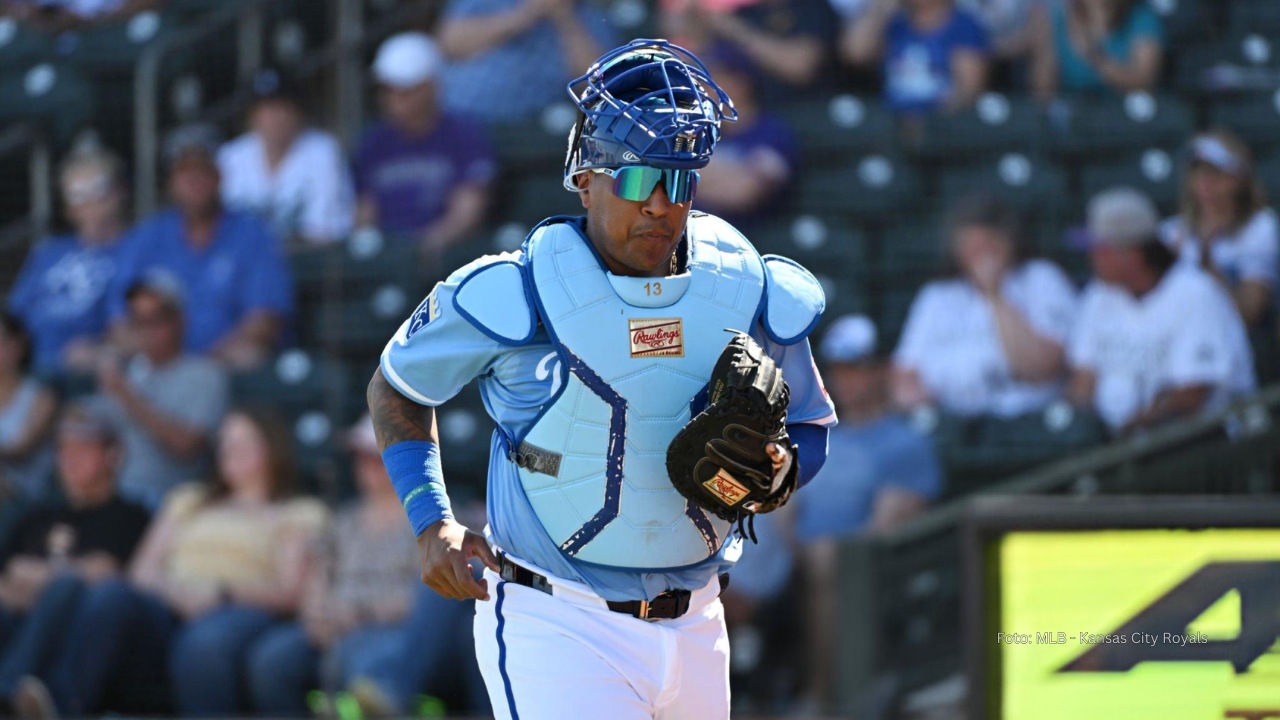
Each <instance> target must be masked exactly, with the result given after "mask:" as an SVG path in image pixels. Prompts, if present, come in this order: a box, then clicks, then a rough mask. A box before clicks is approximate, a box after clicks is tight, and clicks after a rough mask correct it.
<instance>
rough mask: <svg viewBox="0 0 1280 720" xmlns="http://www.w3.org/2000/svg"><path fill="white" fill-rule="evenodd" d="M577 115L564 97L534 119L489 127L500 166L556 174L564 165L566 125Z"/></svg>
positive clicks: (509, 169)
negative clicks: (562, 100) (562, 101)
mask: <svg viewBox="0 0 1280 720" xmlns="http://www.w3.org/2000/svg"><path fill="white" fill-rule="evenodd" d="M576 119H577V115H576V111H575V110H574V109H573V105H572V104H570V103H569V102H568V101H567V100H566V101H565V102H564V103H556V104H554V105H551V106H549V107H547V108H546V109H545V110H543V111H542V115H541V116H540V117H538V118H535V120H534V121H531V122H521V123H512V124H509V125H496V126H493V127H491V128H490V129H489V139H490V141H491V142H492V143H493V148H494V152H495V153H496V154H497V156H498V164H499V166H501V167H502V169H503V170H506V171H528V172H531V173H534V174H536V175H546V176H548V177H550V176H551V175H556V176H558V175H559V173H557V172H556V171H558V170H560V169H561V168H563V167H564V153H565V143H566V138H567V137H568V133H569V128H570V127H572V125H573V123H574V121H575V120H576Z"/></svg>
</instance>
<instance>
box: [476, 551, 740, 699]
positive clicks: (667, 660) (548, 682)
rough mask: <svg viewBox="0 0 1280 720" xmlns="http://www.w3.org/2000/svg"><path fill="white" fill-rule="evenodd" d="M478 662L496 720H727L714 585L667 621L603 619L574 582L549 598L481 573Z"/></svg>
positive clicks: (724, 645) (599, 606)
mask: <svg viewBox="0 0 1280 720" xmlns="http://www.w3.org/2000/svg"><path fill="white" fill-rule="evenodd" d="M484 574H485V577H486V578H487V579H488V581H489V600H487V601H477V602H476V622H475V641H476V658H477V659H478V660H479V663H480V672H481V673H482V674H483V675H484V681H485V685H486V686H487V687H488V690H489V699H490V701H491V702H492V704H493V712H494V715H495V716H496V717H497V718H499V719H500V720H565V719H566V718H573V720H590V719H593V718H601V719H602V720H606V719H607V720H641V719H644V720H724V719H725V718H728V717H729V636H728V634H727V632H726V631H725V625H724V609H723V607H722V606H721V604H720V599H719V595H720V583H719V582H718V581H717V580H716V579H715V578H713V579H712V581H711V583H710V584H708V585H707V586H706V587H704V588H702V589H701V590H696V591H694V593H693V595H692V596H691V597H690V599H689V611H688V612H687V613H685V614H684V615H683V616H681V617H679V618H676V619H674V620H657V621H647V620H640V619H637V618H634V617H631V616H629V615H624V614H621V613H616V612H613V611H612V610H609V609H608V607H607V606H606V605H605V603H604V600H602V599H601V598H600V597H599V596H598V595H596V594H595V593H593V592H592V591H591V590H590V589H589V588H588V587H587V586H585V585H582V584H581V583H575V582H570V581H567V580H557V579H554V578H553V579H552V586H553V589H554V595H548V594H546V593H544V592H542V591H540V590H535V589H533V588H529V587H524V586H523V585H517V584H516V583H512V582H507V581H505V580H502V579H501V578H500V577H499V576H498V575H497V574H495V573H494V572H492V571H490V570H488V569H486V570H485V572H484Z"/></svg>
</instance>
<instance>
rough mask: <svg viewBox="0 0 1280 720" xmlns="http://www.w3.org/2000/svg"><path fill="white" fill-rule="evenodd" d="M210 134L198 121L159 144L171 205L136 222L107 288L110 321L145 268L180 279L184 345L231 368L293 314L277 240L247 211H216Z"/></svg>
mask: <svg viewBox="0 0 1280 720" xmlns="http://www.w3.org/2000/svg"><path fill="white" fill-rule="evenodd" d="M217 146H218V144H217V137H216V133H214V132H213V131H212V129H210V128H207V127H204V126H194V127H187V128H180V129H179V130H178V131H176V132H175V133H174V134H172V135H171V136H170V137H169V138H168V140H167V141H166V148H165V154H166V155H167V157H168V160H169V195H170V198H171V199H172V201H173V205H174V207H173V208H172V209H169V210H163V211H161V212H159V213H157V214H155V215H154V216H152V217H151V218H149V219H147V220H144V221H143V222H142V223H140V224H139V225H138V227H137V229H136V230H135V235H134V238H133V239H132V240H131V241H130V243H129V247H128V248H127V252H126V253H125V254H124V256H123V257H122V268H121V271H120V272H119V273H117V275H116V278H117V283H116V287H115V288H114V289H113V290H112V297H111V303H112V306H111V316H112V322H118V321H120V320H121V319H122V318H123V316H124V312H125V291H126V290H128V289H129V287H131V286H132V284H133V283H134V281H135V280H137V279H138V278H139V277H141V276H142V275H144V274H145V273H147V272H148V271H149V270H150V269H152V268H162V269H164V270H167V271H168V272H169V273H171V274H173V275H175V276H176V277H177V278H178V279H179V280H180V281H181V283H182V287H183V293H184V295H185V299H186V312H187V317H186V320H187V323H186V331H187V332H186V338H185V346H186V349H187V350H188V351H190V352H193V353H199V354H202V355H210V356H212V357H214V358H217V359H219V360H221V361H223V362H226V363H227V364H229V365H231V366H232V367H237V368H243V367H252V366H255V365H257V364H259V363H261V362H262V361H263V360H264V359H265V357H266V355H267V354H268V353H270V352H271V351H272V350H274V349H275V348H276V347H277V346H278V345H279V343H280V340H281V336H282V335H283V334H284V330H285V321H286V320H287V319H288V317H289V316H290V314H291V313H292V312H293V281H292V278H291V277H290V275H289V268H288V265H287V264H286V263H285V260H284V255H283V253H282V252H281V243H280V241H279V240H278V239H277V238H276V237H275V236H274V235H273V234H272V233H271V231H270V230H269V229H268V228H267V226H266V225H265V224H263V223H262V221H260V220H258V219H257V218H256V217H254V216H253V215H250V214H247V213H242V212H237V211H234V210H224V209H223V207H222V201H221V199H220V197H219V182H220V174H219V172H218V166H217V164H216V163H215V162H214V153H215V152H216V151H217Z"/></svg>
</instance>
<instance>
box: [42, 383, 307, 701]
mask: <svg viewBox="0 0 1280 720" xmlns="http://www.w3.org/2000/svg"><path fill="white" fill-rule="evenodd" d="M291 448H292V438H291V437H290V436H289V432H288V430H287V428H286V427H285V426H284V425H283V424H282V423H281V422H280V421H279V420H278V419H276V418H275V417H274V416H273V415H271V414H269V413H267V412H265V411H260V410H254V409H244V408H240V409H236V410H233V411H232V412H231V413H230V414H228V415H227V418H226V420H224V421H223V423H222V427H221V429H220V432H219V447H218V474H217V476H216V477H215V479H214V481H213V482H212V483H208V484H191V485H186V486H183V487H180V488H177V489H175V490H174V491H173V493H172V494H171V495H170V496H169V498H168V499H167V500H166V502H165V506H164V509H163V511H162V512H161V514H160V516H159V518H158V519H157V520H156V522H155V523H154V524H153V525H152V527H151V528H150V530H148V531H147V534H146V537H145V538H144V539H143V542H142V546H141V548H140V549H139V550H138V555H137V558H136V559H135V560H134V563H133V566H132V567H131V568H130V578H131V582H123V581H120V580H113V581H108V582H105V583H101V584H99V585H97V586H95V587H93V588H90V589H89V590H88V592H87V593H86V595H85V598H84V599H83V601H82V602H81V604H80V609H79V610H78V612H77V613H76V617H75V619H74V620H73V622H72V624H71V628H70V631H69V635H70V637H72V638H75V641H74V642H69V643H67V644H65V645H64V646H63V650H62V653H61V657H60V658H59V661H58V663H57V665H56V667H55V670H54V672H53V675H52V677H51V681H52V682H51V685H50V689H51V690H52V696H53V698H54V699H55V700H56V701H57V703H58V705H59V708H58V709H59V710H61V711H63V712H66V713H68V714H73V715H84V714H91V713H94V712H96V711H98V710H99V709H100V708H101V707H102V702H103V699H104V697H105V693H106V692H108V691H109V690H112V689H115V690H117V691H119V690H120V687H121V686H122V685H124V686H127V687H132V685H130V683H138V682H139V681H140V680H142V679H143V678H144V677H145V676H146V673H147V672H148V671H151V672H152V673H154V672H155V671H156V670H158V669H160V668H163V667H165V666H167V670H168V672H167V674H168V677H169V680H170V681H171V683H172V687H173V695H174V701H175V703H176V706H177V711H178V714H179V715H181V716H184V717H198V716H209V715H220V716H222V717H230V716H233V715H235V714H238V713H240V712H243V710H244V708H245V706H246V703H245V700H246V699H247V698H246V694H245V693H246V688H244V687H243V681H244V658H245V653H246V652H247V650H248V648H249V646H250V645H251V644H252V643H253V640H254V639H255V638H256V637H258V636H259V635H260V634H261V633H263V632H264V631H266V630H267V629H268V628H270V627H272V626H273V625H274V624H276V623H277V622H278V621H279V619H280V618H285V617H289V616H291V615H293V614H294V613H295V612H296V611H297V610H298V607H299V604H300V602H301V600H302V596H303V594H304V591H305V587H304V586H305V576H306V568H307V562H308V556H309V552H308V548H309V547H311V546H312V544H313V543H314V542H315V540H316V537H317V535H318V533H320V532H321V531H322V530H323V528H324V525H325V523H326V520H327V513H326V510H325V509H324V507H323V505H321V504H320V503H319V502H318V501H316V500H313V499H309V498H295V497H293V495H292V492H293V486H294V483H295V479H296V478H295V475H294V469H293V458H292V453H291Z"/></svg>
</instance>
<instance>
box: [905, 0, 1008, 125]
mask: <svg viewBox="0 0 1280 720" xmlns="http://www.w3.org/2000/svg"><path fill="white" fill-rule="evenodd" d="M885 34H886V38H885V39H886V43H885V63H884V77H885V96H886V97H887V99H888V101H889V106H890V107H892V108H893V109H894V110H897V111H898V112H904V113H919V112H927V111H929V110H933V109H934V108H936V107H938V106H939V105H941V104H942V103H944V102H946V100H947V98H948V97H950V95H951V93H952V89H953V88H952V71H951V58H952V55H951V54H952V52H953V51H955V50H957V49H960V48H966V49H970V50H974V51H977V52H979V53H982V54H984V55H985V54H988V53H989V52H990V42H989V40H988V39H987V31H986V30H984V29H983V27H982V24H981V23H979V22H978V20H977V18H975V17H973V16H972V15H970V14H969V13H967V12H965V11H964V10H959V9H957V10H954V11H953V12H952V13H951V19H950V20H948V21H947V22H946V23H945V24H944V25H942V26H941V27H939V28H938V29H936V30H934V31H933V32H928V33H922V32H921V31H919V30H918V29H916V27H915V26H914V25H912V23H911V21H910V20H909V19H908V18H907V15H906V13H902V12H899V13H898V14H897V15H895V16H894V18H893V19H892V20H891V21H889V26H888V27H887V28H886V29H885Z"/></svg>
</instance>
